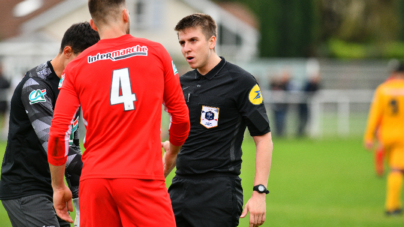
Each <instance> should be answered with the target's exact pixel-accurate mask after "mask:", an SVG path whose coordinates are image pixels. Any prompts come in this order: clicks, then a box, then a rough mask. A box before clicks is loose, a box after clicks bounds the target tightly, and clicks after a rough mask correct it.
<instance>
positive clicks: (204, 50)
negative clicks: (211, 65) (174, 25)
mask: <svg viewBox="0 0 404 227" xmlns="http://www.w3.org/2000/svg"><path fill="white" fill-rule="evenodd" d="M178 40H179V43H180V45H181V52H182V55H184V57H185V60H186V61H187V62H188V64H189V66H190V67H191V68H193V69H201V68H203V67H205V66H206V64H207V62H208V60H209V57H210V56H211V54H210V53H211V51H213V48H214V45H212V42H211V41H210V40H207V39H206V37H205V35H204V34H203V32H202V28H201V27H199V26H198V27H195V28H186V29H184V30H181V31H179V32H178Z"/></svg>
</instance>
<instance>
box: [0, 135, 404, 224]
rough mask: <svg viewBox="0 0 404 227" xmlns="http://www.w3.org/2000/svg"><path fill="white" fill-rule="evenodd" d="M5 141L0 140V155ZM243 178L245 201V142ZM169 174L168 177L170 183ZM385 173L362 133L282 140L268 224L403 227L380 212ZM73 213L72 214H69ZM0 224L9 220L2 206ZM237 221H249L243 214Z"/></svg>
mask: <svg viewBox="0 0 404 227" xmlns="http://www.w3.org/2000/svg"><path fill="white" fill-rule="evenodd" d="M4 149H5V143H0V156H1V158H2V157H3V152H4ZM243 151H244V155H243V159H244V162H243V166H242V171H241V172H242V174H241V178H242V179H243V180H242V184H243V187H244V204H245V203H246V202H247V200H248V199H249V197H250V195H251V193H252V186H253V180H254V179H253V178H254V159H255V146H254V142H253V141H252V140H251V139H248V138H246V141H245V142H244V144H243ZM172 177H173V174H171V175H170V176H169V178H168V180H167V185H170V182H171V178H172ZM385 184H386V178H385V177H384V178H378V177H376V175H375V174H374V169H373V155H371V154H369V153H368V152H366V151H365V150H364V149H363V148H362V142H361V139H360V138H350V139H325V140H320V141H315V140H309V139H304V140H294V139H288V140H280V139H277V138H274V153H273V160H272V168H271V174H270V177H269V183H268V189H269V190H270V191H271V193H270V194H269V195H268V196H267V217H266V222H265V224H264V225H263V226H268V227H269V226H270V227H278V226H279V227H287V226H291V227H324V226H327V227H334V226H341V227H347V226H349V227H356V226H357V227H384V226H385V227H395V226H397V227H399V226H400V227H402V226H404V216H401V217H393V218H392V217H386V216H385V215H384V198H385ZM72 216H73V217H74V214H72ZM0 226H2V227H9V226H11V225H10V222H9V220H8V217H7V214H6V212H5V210H4V208H3V207H2V206H0ZM240 226H243V227H244V226H248V220H247V219H242V220H241V221H240Z"/></svg>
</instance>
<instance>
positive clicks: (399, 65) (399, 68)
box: [394, 62, 404, 73]
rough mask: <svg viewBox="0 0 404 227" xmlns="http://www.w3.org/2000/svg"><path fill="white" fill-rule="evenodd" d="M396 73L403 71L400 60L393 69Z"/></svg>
mask: <svg viewBox="0 0 404 227" xmlns="http://www.w3.org/2000/svg"><path fill="white" fill-rule="evenodd" d="M394 72H396V73H404V62H400V63H399V64H398V65H397V66H396V68H395V69H394Z"/></svg>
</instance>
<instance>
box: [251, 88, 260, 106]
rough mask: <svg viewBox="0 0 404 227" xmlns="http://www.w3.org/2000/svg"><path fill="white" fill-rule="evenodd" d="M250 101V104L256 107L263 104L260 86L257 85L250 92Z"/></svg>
mask: <svg viewBox="0 0 404 227" xmlns="http://www.w3.org/2000/svg"><path fill="white" fill-rule="evenodd" d="M248 99H249V100H250V102H251V103H252V104H254V105H259V104H261V103H262V94H261V89H260V87H259V86H258V84H256V85H255V86H254V87H253V88H252V89H251V91H250V94H249V96H248Z"/></svg>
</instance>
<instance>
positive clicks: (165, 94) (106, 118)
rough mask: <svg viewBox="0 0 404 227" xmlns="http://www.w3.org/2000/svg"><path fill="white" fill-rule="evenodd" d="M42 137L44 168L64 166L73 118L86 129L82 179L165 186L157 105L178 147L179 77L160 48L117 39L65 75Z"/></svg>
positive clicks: (182, 132)
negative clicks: (80, 119) (46, 132)
mask: <svg viewBox="0 0 404 227" xmlns="http://www.w3.org/2000/svg"><path fill="white" fill-rule="evenodd" d="M61 80H62V81H61V83H60V86H61V88H60V94H59V98H58V100H57V103H56V108H55V113H54V117H53V120H52V125H51V129H50V133H49V145H48V151H50V152H48V161H49V163H51V164H52V165H55V166H57V165H62V164H64V163H65V162H66V157H67V154H68V145H69V134H70V132H71V125H72V120H73V116H74V114H75V113H76V110H77V108H78V107H79V106H81V107H82V111H83V121H84V125H85V126H86V129H87V134H86V138H85V141H84V147H85V148H86V151H85V152H84V154H83V157H82V160H83V163H84V164H83V170H82V175H81V179H82V180H84V179H87V178H138V179H156V180H159V179H164V175H163V163H162V155H161V142H160V124H161V113H162V104H163V103H164V104H165V106H166V108H167V110H168V112H169V113H170V115H171V126H170V130H169V136H170V138H169V140H170V142H171V143H172V144H174V145H176V146H180V145H182V144H183V143H184V141H185V140H186V138H187V137H188V132H189V128H190V123H189V116H188V108H187V106H186V104H185V100H184V96H183V94H182V90H181V86H180V82H179V78H178V72H177V69H176V67H175V65H174V63H173V62H172V60H171V58H170V56H169V54H168V53H167V51H166V50H165V48H164V47H163V46H162V45H161V44H159V43H156V42H152V41H149V40H147V39H142V38H135V37H133V36H131V35H124V36H121V37H119V38H114V39H103V40H100V41H99V42H98V43H97V44H95V45H94V46H92V47H90V48H88V49H86V50H85V51H84V52H82V53H81V54H80V55H79V56H78V57H77V58H76V59H74V60H73V61H72V62H71V63H70V64H68V66H67V67H66V69H65V72H64V75H62V79H61Z"/></svg>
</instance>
